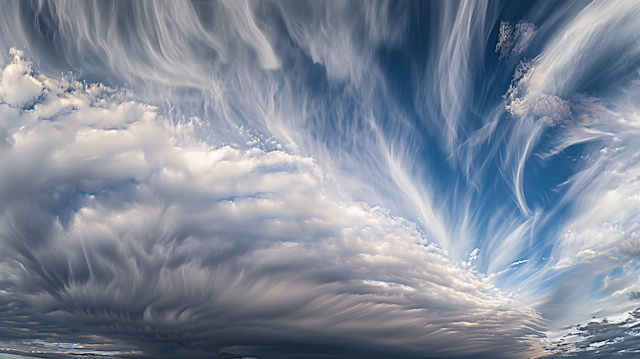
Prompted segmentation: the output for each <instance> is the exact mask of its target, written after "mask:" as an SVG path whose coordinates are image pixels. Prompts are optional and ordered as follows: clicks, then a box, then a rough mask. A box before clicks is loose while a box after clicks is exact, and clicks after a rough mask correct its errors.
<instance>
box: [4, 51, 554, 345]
mask: <svg viewBox="0 0 640 359" xmlns="http://www.w3.org/2000/svg"><path fill="white" fill-rule="evenodd" d="M13 53H14V54H15V57H14V60H13V62H12V63H11V64H9V65H8V67H7V68H9V69H11V67H10V66H14V65H15V66H19V67H20V68H22V69H23V73H24V74H23V75H21V76H26V80H21V81H28V82H29V83H39V84H42V85H41V86H42V89H41V90H40V91H41V94H40V96H39V97H38V98H37V100H36V101H35V104H34V105H33V106H32V107H31V108H29V109H24V108H16V107H14V106H10V105H9V104H6V103H5V104H1V105H0V114H1V116H2V119H3V122H2V125H3V126H4V133H6V136H7V140H6V145H4V147H2V148H1V149H0V151H2V156H0V158H1V159H0V167H2V168H3V171H2V176H1V177H0V202H1V203H2V204H3V205H2V211H1V212H0V238H1V239H2V241H1V242H0V246H1V251H0V252H1V253H2V255H0V283H2V286H1V289H0V290H2V293H3V295H2V301H1V302H0V306H2V308H4V309H3V310H2V311H1V314H0V315H1V316H2V322H3V323H4V324H3V325H2V326H1V327H0V332H1V335H2V337H3V338H4V339H5V340H9V341H13V342H17V343H22V344H21V345H22V346H24V345H26V344H24V343H26V342H29V341H31V342H32V341H34V340H40V341H43V342H49V343H80V344H81V345H93V347H95V348H98V349H100V348H101V349H102V350H108V349H112V348H113V346H114V345H113V344H110V343H112V341H116V343H121V345H122V347H123V348H125V349H126V350H138V351H142V352H143V353H144V354H145V355H152V356H168V357H176V356H177V357H180V356H184V355H185V354H184V353H183V352H182V351H181V350H184V348H185V347H188V348H189V349H188V350H189V351H190V353H191V354H193V355H199V354H198V353H218V352H222V351H227V352H234V353H239V354H242V355H255V356H259V355H265V353H270V352H271V353H280V354H282V355H284V354H285V353H287V352H290V351H292V350H294V351H295V350H301V349H300V348H302V347H304V346H307V345H312V344H315V345H318V344H321V345H323V347H324V348H325V350H327V353H334V354H335V353H345V352H349V351H350V352H353V353H354V355H355V356H357V355H361V354H362V355H364V353H367V352H368V351H369V350H376V351H378V352H382V353H388V355H409V356H412V355H418V353H424V352H425V351H427V352H428V353H431V354H432V355H436V356H438V355H450V354H456V355H460V354H463V355H472V354H473V355H479V356H483V355H485V356H487V355H490V353H494V351H495V350H496V348H500V352H501V353H503V354H502V355H504V356H508V357H514V356H518V355H526V354H525V353H529V352H531V351H532V350H534V349H533V347H532V346H531V345H532V344H531V343H530V341H531V340H530V339H527V338H529V337H530V336H533V337H535V336H538V335H539V329H540V328H542V326H543V325H544V321H543V320H542V319H541V318H540V317H539V316H538V315H537V314H536V313H535V312H532V311H530V310H529V309H528V308H526V307H522V306H521V305H519V304H518V303H517V302H515V301H513V300H511V299H508V298H506V297H503V296H501V295H500V294H499V293H498V292H497V291H496V290H495V289H494V288H493V286H492V285H490V284H489V283H488V282H487V281H486V280H483V279H482V278H481V277H479V276H477V274H476V273H474V272H472V271H468V270H464V269H462V268H459V267H457V266H456V265H454V264H452V263H451V262H450V261H449V260H448V259H447V256H446V254H445V253H444V251H443V250H442V249H440V248H439V247H438V246H437V245H436V244H434V243H432V242H428V241H427V240H426V239H425V237H424V235H423V234H422V233H421V231H420V230H419V229H418V228H417V227H416V225H415V224H414V223H411V222H409V221H407V220H405V219H402V218H398V217H393V216H391V215H390V214H389V213H388V211H387V210H384V209H382V208H379V207H371V206H368V205H366V204H364V203H358V202H351V201H348V202H344V201H341V200H339V199H338V198H337V197H336V196H335V195H333V194H332V192H331V191H330V186H327V184H328V183H329V182H330V181H331V178H330V177H328V176H327V175H326V174H324V173H323V171H322V170H321V169H320V167H319V166H318V165H317V164H316V163H315V161H313V160H312V159H311V158H309V157H304V156H300V155H295V154H292V153H288V152H284V151H280V150H274V151H265V150H262V149H259V148H247V149H237V148H234V147H233V146H222V147H210V146H208V145H207V144H206V143H205V142H201V141H198V140H196V138H195V136H194V131H196V129H197V127H198V126H200V125H199V124H198V122H197V121H196V120H193V121H191V122H172V121H170V120H169V119H165V118H163V117H160V116H159V115H158V114H157V112H156V109H155V108H154V107H151V106H148V105H145V104H142V103H139V102H136V101H133V100H130V99H129V98H127V97H126V95H124V94H122V93H119V92H118V91H115V90H112V89H110V88H107V87H105V86H103V85H99V84H90V85H85V84H81V83H78V82H74V81H72V80H57V79H53V78H50V77H47V76H44V75H35V74H32V73H31V71H30V64H29V63H28V62H26V61H25V60H24V59H23V58H22V57H21V54H20V52H18V51H16V50H14V51H13ZM7 68H5V72H3V74H4V73H7V71H8V70H6V69H7ZM3 81H4V78H3ZM5 83H6V84H7V85H6V86H7V87H5V88H4V90H5V96H9V97H10V98H11V96H12V95H13V92H14V91H21V90H22V87H21V86H22V85H21V82H18V81H13V82H9V81H7V82H3V84H5ZM476 252H477V251H476ZM494 317H499V318H501V319H500V320H499V321H494V320H493V319H491V318H494ZM16 323H20V325H19V326H17V324H16ZM19 328H21V329H19ZM390 333H393V335H390ZM31 342H29V343H31ZM460 343H464V344H462V345H461V344H460ZM29 345H31V344H29ZM100 345H102V346H100ZM45 347H46V345H45ZM294 348H298V349H294ZM309 351H310V352H313V351H314V349H313V347H310V349H309ZM491 355H493V354H491Z"/></svg>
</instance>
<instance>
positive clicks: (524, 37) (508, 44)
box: [496, 21, 536, 59]
mask: <svg viewBox="0 0 640 359" xmlns="http://www.w3.org/2000/svg"><path fill="white" fill-rule="evenodd" d="M499 31H500V32H499V34H498V43H497V44H496V52H498V53H500V58H501V59H502V58H505V57H508V56H511V55H516V54H520V53H521V52H522V51H524V50H525V49H526V48H527V46H529V43H530V42H531V40H532V39H533V37H534V35H535V32H536V26H535V25H534V24H532V23H530V22H527V21H519V22H517V23H516V24H515V25H514V24H513V23H509V22H505V21H502V22H501V23H500V30H499Z"/></svg>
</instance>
